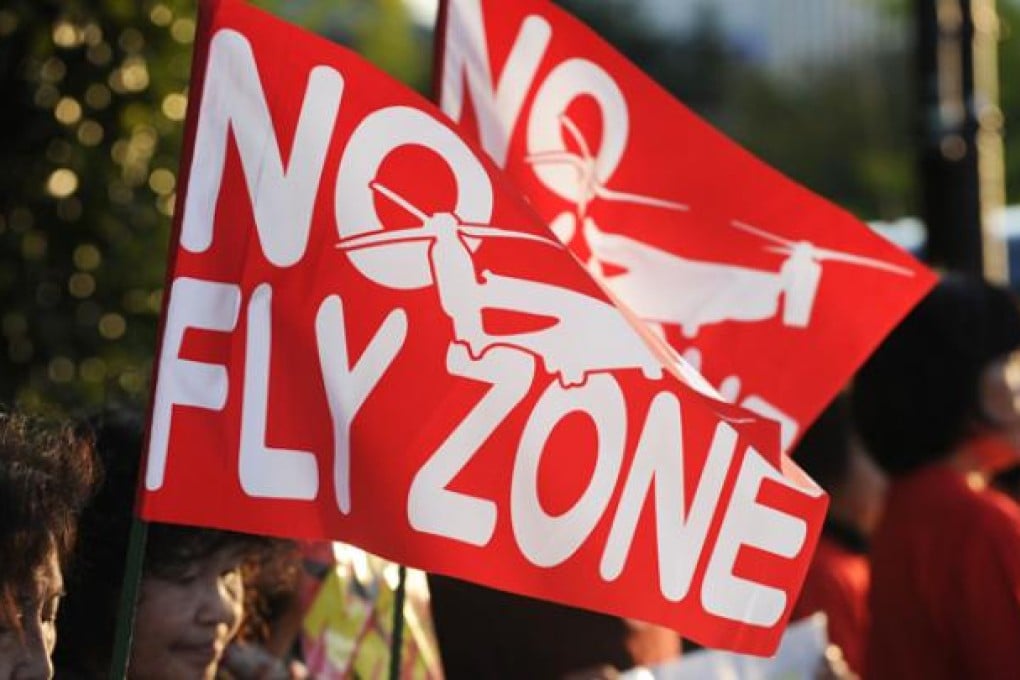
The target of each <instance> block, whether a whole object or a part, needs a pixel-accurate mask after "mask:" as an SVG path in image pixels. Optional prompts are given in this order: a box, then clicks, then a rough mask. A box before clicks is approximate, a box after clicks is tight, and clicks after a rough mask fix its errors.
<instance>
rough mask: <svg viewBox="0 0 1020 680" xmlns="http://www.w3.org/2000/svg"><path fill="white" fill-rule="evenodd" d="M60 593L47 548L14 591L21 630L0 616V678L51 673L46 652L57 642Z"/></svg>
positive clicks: (56, 565)
mask: <svg viewBox="0 0 1020 680" xmlns="http://www.w3.org/2000/svg"><path fill="white" fill-rule="evenodd" d="M63 593H64V577H63V574H61V572H60V562H59V561H58V560H57V551H56V550H53V549H51V550H50V554H49V555H48V556H47V558H46V561H45V562H44V563H43V564H42V565H41V566H40V567H39V568H38V569H36V571H35V574H34V576H33V579H32V583H31V584H29V586H28V587H26V588H25V589H23V590H22V591H21V592H20V593H18V594H17V598H18V600H17V603H16V606H17V612H18V617H19V618H20V623H21V634H20V635H19V633H18V629H17V626H16V625H13V624H14V622H10V621H4V620H2V619H0V680H29V679H32V680H34V679H35V678H52V677H53V664H52V662H51V661H50V654H52V653H53V647H54V645H56V643H57V626H56V621H57V607H58V606H59V604H60V598H61V596H62V595H63Z"/></svg>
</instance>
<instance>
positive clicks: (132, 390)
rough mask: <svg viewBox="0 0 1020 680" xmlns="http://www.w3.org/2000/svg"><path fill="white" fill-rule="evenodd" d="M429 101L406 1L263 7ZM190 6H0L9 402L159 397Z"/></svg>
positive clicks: (423, 44) (3, 345)
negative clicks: (155, 369)
mask: <svg viewBox="0 0 1020 680" xmlns="http://www.w3.org/2000/svg"><path fill="white" fill-rule="evenodd" d="M257 4H259V5H261V6H263V7H266V8H268V9H271V10H273V11H274V12H277V13H280V14H282V15H284V16H288V17H290V18H292V19H293V20H296V21H297V22H299V23H301V24H302V25H304V26H306V27H308V28H310V29H312V30H316V31H318V32H320V33H323V34H325V35H326V36H328V37H332V38H334V39H336V40H338V41H339V42H343V43H346V44H349V45H352V46H354V48H355V49H357V50H358V51H360V52H361V53H362V54H365V55H367V56H368V57H369V58H372V59H374V60H375V61H376V62H377V63H378V64H379V65H380V66H381V67H382V68H384V69H386V70H388V71H389V72H391V73H392V74H394V75H396V76H397V77H400V78H402V79H404V80H405V81H407V82H410V83H412V84H413V85H415V86H416V87H418V88H419V89H425V87H426V86H427V78H428V72H427V70H428V65H429V60H428V59H422V58H421V55H422V54H423V53H424V54H427V53H428V43H427V40H428V38H429V36H428V35H423V34H422V33H421V32H420V31H416V30H415V29H414V27H413V26H412V25H411V23H410V21H409V19H408V17H407V13H406V10H405V8H404V5H403V3H402V2H401V0H379V2H374V3H365V2H358V1H355V0H338V1H337V2H332V3H324V2H319V1H315V2H311V1H308V0H291V1H290V2H287V1H286V0H260V1H259V2H257ZM194 34H195V0H142V1H140V2H136V1H135V0H91V1H86V0H9V1H8V2H6V3H4V4H3V6H2V7H0V79H2V81H0V88H2V89H0V91H2V92H3V93H4V106H2V107H0V403H8V404H10V403H17V404H19V405H20V406H22V407H24V408H27V409H32V410H51V411H56V412H62V411H63V412H67V411H75V410H82V409H89V408H95V407H97V406H100V405H103V404H109V403H132V402H133V403H140V402H141V401H143V400H144V399H145V398H146V396H147V394H148V390H149V379H150V374H151V371H152V358H153V355H154V351H155V346H156V335H157V324H158V315H159V310H160V306H161V301H162V294H163V290H162V286H163V281H164V272H165V266H166V255H167V245H168V242H169V238H170V222H171V216H172V213H173V207H174V200H175V198H176V189H177V187H176V181H177V166H178V157H179V152H180V146H181V134H182V128H183V120H184V116H185V111H186V108H187V85H188V78H189V72H190V65H191V44H192V42H193V40H194Z"/></svg>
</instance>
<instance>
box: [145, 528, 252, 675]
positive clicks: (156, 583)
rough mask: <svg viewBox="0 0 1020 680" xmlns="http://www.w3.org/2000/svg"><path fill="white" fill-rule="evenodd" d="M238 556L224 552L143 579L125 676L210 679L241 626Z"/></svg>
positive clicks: (241, 602) (241, 590) (221, 550)
mask: <svg viewBox="0 0 1020 680" xmlns="http://www.w3.org/2000/svg"><path fill="white" fill-rule="evenodd" d="M242 562H243V557H242V555H241V554H240V553H239V552H238V551H237V550H236V549H234V548H229V547H228V548H222V549H220V550H218V551H216V552H214V553H213V554H211V555H209V556H208V557H206V558H204V559H201V560H196V561H195V562H194V563H192V564H190V565H188V566H187V567H185V569H184V570H183V571H181V572H180V574H178V575H175V576H174V577H173V578H162V577H156V576H148V575H147V576H145V577H144V578H143V579H142V584H141V592H140V594H139V599H138V609H137V612H136V618H135V630H134V638H133V640H132V646H131V660H130V663H129V667H128V672H129V675H130V677H132V678H147V679H153V680H156V679H165V680H176V679H177V678H181V679H185V678H186V679H188V680H193V679H194V678H206V679H211V678H213V677H214V676H215V674H216V669H217V667H218V666H219V662H220V658H221V657H222V655H223V651H224V649H226V647H227V644H228V643H229V642H230V640H231V639H232V638H233V637H234V635H236V634H237V631H238V629H239V628H240V626H241V619H242V617H243V609H242V607H243V604H244V584H243V582H242V577H241V564H242Z"/></svg>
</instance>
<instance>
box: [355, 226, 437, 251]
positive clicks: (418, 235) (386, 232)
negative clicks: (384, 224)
mask: <svg viewBox="0 0 1020 680" xmlns="http://www.w3.org/2000/svg"><path fill="white" fill-rule="evenodd" d="M411 232H413V233H411ZM435 238H436V237H435V235H434V234H432V233H431V232H428V231H423V227H410V228H407V229H383V230H380V231H373V232H369V233H367V234H358V235H357V236H350V237H348V238H345V239H341V240H340V241H339V242H338V243H337V244H336V247H337V248H339V249H341V250H360V249H362V248H372V247H374V246H381V245H390V244H393V243H411V242H414V241H428V240H432V239H435Z"/></svg>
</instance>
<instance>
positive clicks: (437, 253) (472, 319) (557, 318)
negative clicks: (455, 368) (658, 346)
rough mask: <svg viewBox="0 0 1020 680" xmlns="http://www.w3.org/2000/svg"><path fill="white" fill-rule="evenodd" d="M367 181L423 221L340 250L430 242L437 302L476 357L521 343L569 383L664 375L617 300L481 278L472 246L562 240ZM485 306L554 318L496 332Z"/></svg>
mask: <svg viewBox="0 0 1020 680" xmlns="http://www.w3.org/2000/svg"><path fill="white" fill-rule="evenodd" d="M369 186H370V187H371V188H372V189H373V190H374V191H377V192H379V193H380V194H382V195H383V196H385V197H386V198H388V199H389V200H391V201H393V202H394V203H395V204H397V205H399V206H400V207H402V208H403V209H404V210H406V211H407V212H409V213H410V214H412V215H414V216H415V217H417V218H418V220H419V221H420V223H421V226H419V227H411V228H406V229H389V230H379V231H374V232H370V233H365V234H359V235H357V236H352V237H349V238H345V239H342V240H341V241H340V242H339V243H338V244H337V247H338V248H342V249H344V250H346V251H348V252H349V251H354V250H359V249H362V248H375V247H382V246H386V245H389V244H396V243H408V242H412V241H427V242H428V243H429V246H428V266H429V268H430V271H431V274H432V281H433V283H434V284H435V286H436V292H437V293H438V295H439V305H440V307H441V308H442V310H443V312H444V313H445V314H446V316H448V317H449V318H450V321H451V322H452V323H453V336H454V342H458V343H461V344H463V345H465V346H466V347H467V349H468V354H469V355H470V356H471V357H472V358H473V359H478V358H480V357H481V356H482V355H483V354H484V353H485V352H486V351H487V350H488V349H489V348H491V347H495V346H505V347H511V348H516V349H519V350H521V351H524V352H528V353H530V354H533V355H535V356H536V357H539V358H541V359H542V362H543V365H544V367H545V369H546V370H547V371H548V372H549V373H554V374H557V375H558V376H559V380H560V383H561V384H562V385H564V386H566V387H569V386H571V385H580V384H583V383H584V382H585V380H586V379H587V374H589V373H592V372H601V371H611V370H616V369H627V368H636V369H640V370H641V371H642V373H643V374H644V375H645V376H646V377H648V378H651V379H658V378H660V377H662V373H663V367H662V364H661V363H660V362H659V361H658V359H657V358H656V357H655V355H654V354H653V353H652V352H651V351H650V350H649V349H648V347H647V346H646V345H645V344H644V341H643V340H642V339H641V337H640V335H639V334H638V333H637V332H636V331H635V330H634V329H633V328H631V327H630V326H629V325H628V323H627V322H626V320H625V319H624V318H623V316H621V314H620V313H619V311H618V310H617V309H616V308H615V307H614V306H613V305H611V304H609V303H607V302H604V301H602V300H599V299H598V298H594V297H591V296H588V295H584V294H582V293H578V292H576V291H573V290H570V289H567V288H561V287H559V286H554V285H550V284H547V283H542V282H539V281H532V280H528V279H518V278H513V277H508V276H502V275H499V274H496V273H493V272H490V271H484V272H482V273H481V277H480V279H481V280H479V275H478V273H477V272H476V270H475V264H474V260H473V259H472V253H473V250H474V249H473V248H472V247H471V245H470V244H469V242H470V241H471V240H475V239H490V238H503V239H516V240H523V241H532V242H535V243H541V244H543V245H547V246H552V247H554V248H563V245H562V244H560V243H559V242H557V241H555V240H553V239H550V238H546V237H544V236H538V235H535V234H527V233H522V232H519V231H510V230H506V229H500V228H498V227H494V226H492V225H488V224H472V223H466V222H461V221H460V220H459V219H458V217H457V216H456V215H454V214H452V213H436V214H432V215H429V214H426V213H425V212H423V211H422V210H420V209H419V208H417V207H415V206H414V205H412V204H411V203H410V202H409V201H408V200H407V199H405V198H404V197H402V196H400V195H399V194H397V193H396V192H394V191H393V190H391V189H389V188H387V187H385V186H383V185H382V184H380V183H379V182H372V183H371V184H370V185H369ZM475 245H477V244H475ZM486 309H494V310H507V311H511V312H521V313H524V314H530V315H534V316H539V317H544V318H548V319H553V320H554V323H553V324H551V325H550V326H548V327H545V328H542V329H540V330H535V331H528V332H522V333H514V334H506V335H492V334H489V333H487V332H486V331H485V329H484V328H483V323H482V313H483V311H484V310H486Z"/></svg>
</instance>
